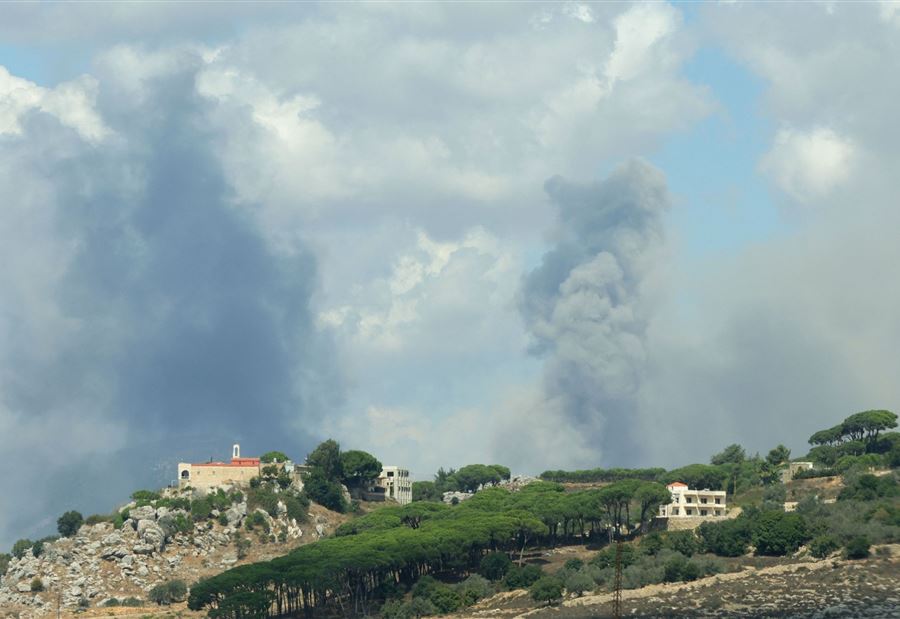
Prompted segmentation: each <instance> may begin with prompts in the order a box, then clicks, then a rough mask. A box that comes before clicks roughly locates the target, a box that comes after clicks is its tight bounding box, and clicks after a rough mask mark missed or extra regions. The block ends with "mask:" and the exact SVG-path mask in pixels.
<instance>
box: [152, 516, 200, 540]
mask: <svg viewBox="0 0 900 619" xmlns="http://www.w3.org/2000/svg"><path fill="white" fill-rule="evenodd" d="M159 526H160V528H162V530H163V531H164V532H165V534H166V536H167V537H168V536H171V535H175V534H176V533H185V534H187V533H190V532H192V531H193V530H194V522H193V521H192V520H191V518H190V517H189V516H185V515H184V514H175V515H174V516H171V515H166V516H163V517H162V518H160V519H159Z"/></svg>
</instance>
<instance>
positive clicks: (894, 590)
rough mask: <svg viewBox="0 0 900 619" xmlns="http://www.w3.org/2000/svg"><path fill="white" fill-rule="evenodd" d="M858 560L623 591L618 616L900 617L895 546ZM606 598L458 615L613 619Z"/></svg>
mask: <svg viewBox="0 0 900 619" xmlns="http://www.w3.org/2000/svg"><path fill="white" fill-rule="evenodd" d="M873 550H877V554H875V555H873V557H872V558H870V559H868V560H864V561H843V560H838V559H829V560H820V561H797V562H790V561H782V562H771V563H770V564H769V565H766V564H765V563H762V562H757V563H755V564H754V565H755V566H751V565H745V566H744V567H743V569H742V570H741V571H738V572H733V573H726V574H719V575H716V576H711V577H708V578H704V579H701V580H698V581H695V582H692V583H673V584H665V585H651V586H648V587H643V588H641V589H633V590H625V591H623V592H622V615H621V616H622V617H673V618H674V617H742V618H743V617H745V618H762V617H797V618H809V619H813V618H815V619H824V618H826V617H847V618H851V617H872V618H881V617H900V544H893V545H888V546H881V547H878V548H877V549H873ZM612 597H613V596H612V594H611V593H604V594H599V595H586V596H583V597H580V598H569V599H566V600H564V601H563V602H561V603H560V604H557V605H555V606H552V607H543V606H536V605H535V603H534V602H533V601H532V600H531V599H530V598H529V597H528V595H527V593H526V592H525V591H512V592H505V593H501V594H498V595H497V596H494V597H493V598H491V599H489V600H485V601H484V602H481V603H479V604H478V605H477V606H475V607H473V608H471V609H469V610H468V611H467V612H466V613H464V614H460V615H458V617H460V618H463V617H465V618H471V619H475V618H488V617H497V618H501V617H526V616H527V617H535V618H538V619H540V618H545V617H560V618H576V617H612V616H613V607H612V602H613V600H612Z"/></svg>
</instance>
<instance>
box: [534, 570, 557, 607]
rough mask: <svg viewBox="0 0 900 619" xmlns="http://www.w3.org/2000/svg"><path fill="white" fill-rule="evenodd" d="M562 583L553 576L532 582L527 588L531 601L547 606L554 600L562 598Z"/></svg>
mask: <svg viewBox="0 0 900 619" xmlns="http://www.w3.org/2000/svg"><path fill="white" fill-rule="evenodd" d="M562 592H563V583H562V582H561V581H560V580H559V578H556V577H555V576H543V577H541V578H539V579H538V580H536V581H534V582H533V583H532V584H531V586H530V587H529V588H528V593H530V594H531V599H533V600H534V601H535V602H547V605H548V606H549V605H550V604H551V603H553V601H554V600H558V599H559V598H561V597H562Z"/></svg>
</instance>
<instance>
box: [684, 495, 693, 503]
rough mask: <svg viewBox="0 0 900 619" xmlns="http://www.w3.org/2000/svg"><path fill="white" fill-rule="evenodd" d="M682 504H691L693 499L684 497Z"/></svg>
mask: <svg viewBox="0 0 900 619" xmlns="http://www.w3.org/2000/svg"><path fill="white" fill-rule="evenodd" d="M684 502H685V503H692V502H693V499H692V498H691V497H689V496H686V497H684Z"/></svg>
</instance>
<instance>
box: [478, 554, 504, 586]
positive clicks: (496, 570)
mask: <svg viewBox="0 0 900 619" xmlns="http://www.w3.org/2000/svg"><path fill="white" fill-rule="evenodd" d="M510 567H512V561H510V559H509V556H507V554H506V553H505V552H490V553H488V554H486V555H484V556H483V557H482V558H481V564H480V566H479V569H478V572H479V573H480V574H481V575H482V576H484V577H485V578H487V579H488V580H493V581H497V580H502V579H503V577H504V576H506V573H507V572H508V571H509V568H510Z"/></svg>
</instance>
